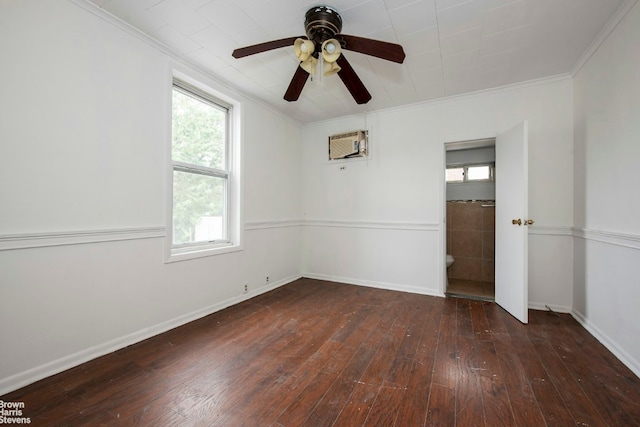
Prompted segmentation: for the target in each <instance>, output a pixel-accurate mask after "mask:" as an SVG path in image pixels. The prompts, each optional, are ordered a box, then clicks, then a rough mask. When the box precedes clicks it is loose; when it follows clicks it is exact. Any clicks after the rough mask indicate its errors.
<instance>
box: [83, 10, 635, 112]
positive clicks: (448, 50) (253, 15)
mask: <svg viewBox="0 0 640 427" xmlns="http://www.w3.org/2000/svg"><path fill="white" fill-rule="evenodd" d="M87 1H88V2H90V3H92V4H94V5H96V6H97V7H100V8H102V9H104V10H105V11H107V12H108V13H110V14H112V15H114V16H116V17H117V18H119V19H121V20H123V21H125V22H127V23H128V24H130V25H132V26H133V27H135V28H137V29H139V30H140V31H142V32H144V33H146V34H148V35H149V36H150V37H152V38H154V39H156V40H157V41H159V42H160V43H162V44H164V45H166V46H168V47H169V48H171V49H172V50H174V51H176V52H178V53H179V54H181V55H183V56H184V57H185V58H187V60H188V61H190V62H193V63H197V64H198V65H199V66H200V67H203V68H206V69H208V70H210V71H211V73H213V74H215V75H216V76H218V77H219V78H220V79H222V80H225V81H226V82H228V83H229V84H230V85H231V86H234V87H236V88H238V89H239V90H241V91H242V92H244V93H246V94H248V95H250V96H252V97H254V98H257V99H260V100H262V101H263V102H265V103H267V104H269V105H271V106H273V108H275V109H277V110H279V111H281V112H283V113H284V114H286V115H288V116H290V117H292V118H294V119H295V120H298V121H300V122H303V123H305V122H313V121H318V120H323V119H328V118H333V117H339V116H344V115H350V114H356V113H360V112H363V111H373V110H377V109H381V108H387V107H394V106H399V105H405V104H411V103H415V102H420V101H426V100H432V99H436V98H441V97H446V96H452V95H458V94H463V93H468V92H473V91H477V90H482V89H488V88H493V87H498V86H503V85H508V84H512V83H517V82H522V81H527V80H532V79H538V78H544V77H549V76H555V75H562V74H567V73H570V72H571V71H572V68H573V67H575V65H576V64H577V63H578V62H579V61H580V59H581V57H582V56H583V55H584V54H585V52H587V51H588V49H589V48H590V46H591V44H592V43H593V42H594V40H596V39H597V38H598V36H599V34H600V33H601V31H603V29H604V28H605V27H606V26H607V23H608V22H609V21H610V20H611V19H612V18H613V17H614V16H615V15H616V12H617V11H618V9H619V8H621V7H622V6H623V4H624V0H417V1H416V0H334V1H331V2H328V3H325V4H326V5H328V6H331V7H333V8H335V9H336V10H337V11H338V12H339V13H340V14H341V16H342V19H343V29H342V33H344V34H352V35H357V36H362V37H369V38H374V39H379V40H384V41H389V42H393V43H399V44H401V45H402V46H403V47H404V50H405V52H406V55H407V57H406V60H405V62H404V64H402V65H399V64H396V63H392V62H387V61H384V60H381V59H377V58H373V57H369V56H365V55H362V54H359V53H356V52H349V51H345V52H344V54H345V57H347V58H348V60H349V61H350V63H351V65H352V66H353V68H354V69H355V71H356V72H357V73H358V75H359V76H360V78H361V79H362V81H363V82H364V84H365V86H366V87H367V89H368V90H369V92H371V94H372V96H373V99H372V100H371V101H369V103H368V104H365V105H357V104H356V103H355V101H354V100H353V98H352V97H351V95H350V94H349V92H348V91H347V90H346V88H345V87H344V85H343V84H342V82H341V81H340V79H339V78H338V77H337V76H331V77H326V78H323V79H322V81H320V82H318V81H316V82H313V83H312V82H310V81H309V82H307V85H306V86H305V88H304V90H303V92H302V95H301V96H300V99H299V100H298V101H296V102H292V103H289V102H287V101H285V100H284V99H283V98H282V97H283V95H284V92H285V91H286V89H287V86H288V85H289V81H290V80H291V77H292V76H293V73H294V71H295V67H296V66H297V63H298V61H297V59H296V57H295V55H294V53H293V48H282V49H278V50H272V51H269V52H264V53H260V54H257V55H253V56H250V57H246V58H242V59H234V58H233V57H232V56H231V52H232V51H233V50H234V49H236V48H238V47H243V46H247V45H251V44H256V43H261V42H264V41H270V40H274V39H279V38H284V37H290V36H298V35H304V24H303V23H304V14H305V12H306V11H307V10H308V9H309V8H310V7H312V6H316V5H318V4H323V3H318V2H315V1H306V0H301V1H292V0H87Z"/></svg>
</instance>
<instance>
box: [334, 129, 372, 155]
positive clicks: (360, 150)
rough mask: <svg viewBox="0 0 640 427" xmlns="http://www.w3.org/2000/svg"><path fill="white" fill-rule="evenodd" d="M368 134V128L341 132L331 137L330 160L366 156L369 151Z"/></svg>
mask: <svg viewBox="0 0 640 427" xmlns="http://www.w3.org/2000/svg"><path fill="white" fill-rule="evenodd" d="M368 136H369V132H368V131H366V130H356V131H353V132H347V133H341V134H339V135H332V136H330V137H329V160H338V159H348V158H351V157H366V156H367V153H368V148H369V147H368V142H369V141H368Z"/></svg>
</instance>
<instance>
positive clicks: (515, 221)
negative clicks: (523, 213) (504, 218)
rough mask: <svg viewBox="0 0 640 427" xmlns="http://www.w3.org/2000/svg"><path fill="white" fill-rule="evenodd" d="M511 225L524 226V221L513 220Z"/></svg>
mask: <svg viewBox="0 0 640 427" xmlns="http://www.w3.org/2000/svg"><path fill="white" fill-rule="evenodd" d="M511 224H513V225H522V220H521V219H520V218H518V219H512V220H511Z"/></svg>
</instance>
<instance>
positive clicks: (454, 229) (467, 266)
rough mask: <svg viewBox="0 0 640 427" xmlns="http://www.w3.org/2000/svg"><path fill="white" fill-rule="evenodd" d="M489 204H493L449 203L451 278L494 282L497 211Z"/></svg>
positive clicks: (481, 202) (448, 234)
mask: <svg viewBox="0 0 640 427" xmlns="http://www.w3.org/2000/svg"><path fill="white" fill-rule="evenodd" d="M483 205H484V206H485V207H483ZM490 205H495V203H494V201H473V202H471V201H469V202H467V201H448V202H447V253H449V254H451V255H453V258H454V259H455V261H454V263H453V265H452V266H451V267H450V268H449V271H448V277H449V278H450V279H463V280H476V281H480V282H494V281H495V264H494V253H495V222H496V209H495V208H494V207H486V206H490Z"/></svg>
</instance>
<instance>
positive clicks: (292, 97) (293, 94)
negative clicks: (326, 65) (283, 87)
mask: <svg viewBox="0 0 640 427" xmlns="http://www.w3.org/2000/svg"><path fill="white" fill-rule="evenodd" d="M308 78H309V73H307V72H306V71H305V70H303V69H302V67H296V73H295V74H294V75H293V78H292V79H291V83H289V87H288V88H287V91H286V92H285V94H284V99H285V100H287V101H289V102H291V101H297V100H298V98H299V97H300V94H301V93H302V88H303V87H304V84H305V83H306V82H307V79H308Z"/></svg>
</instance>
